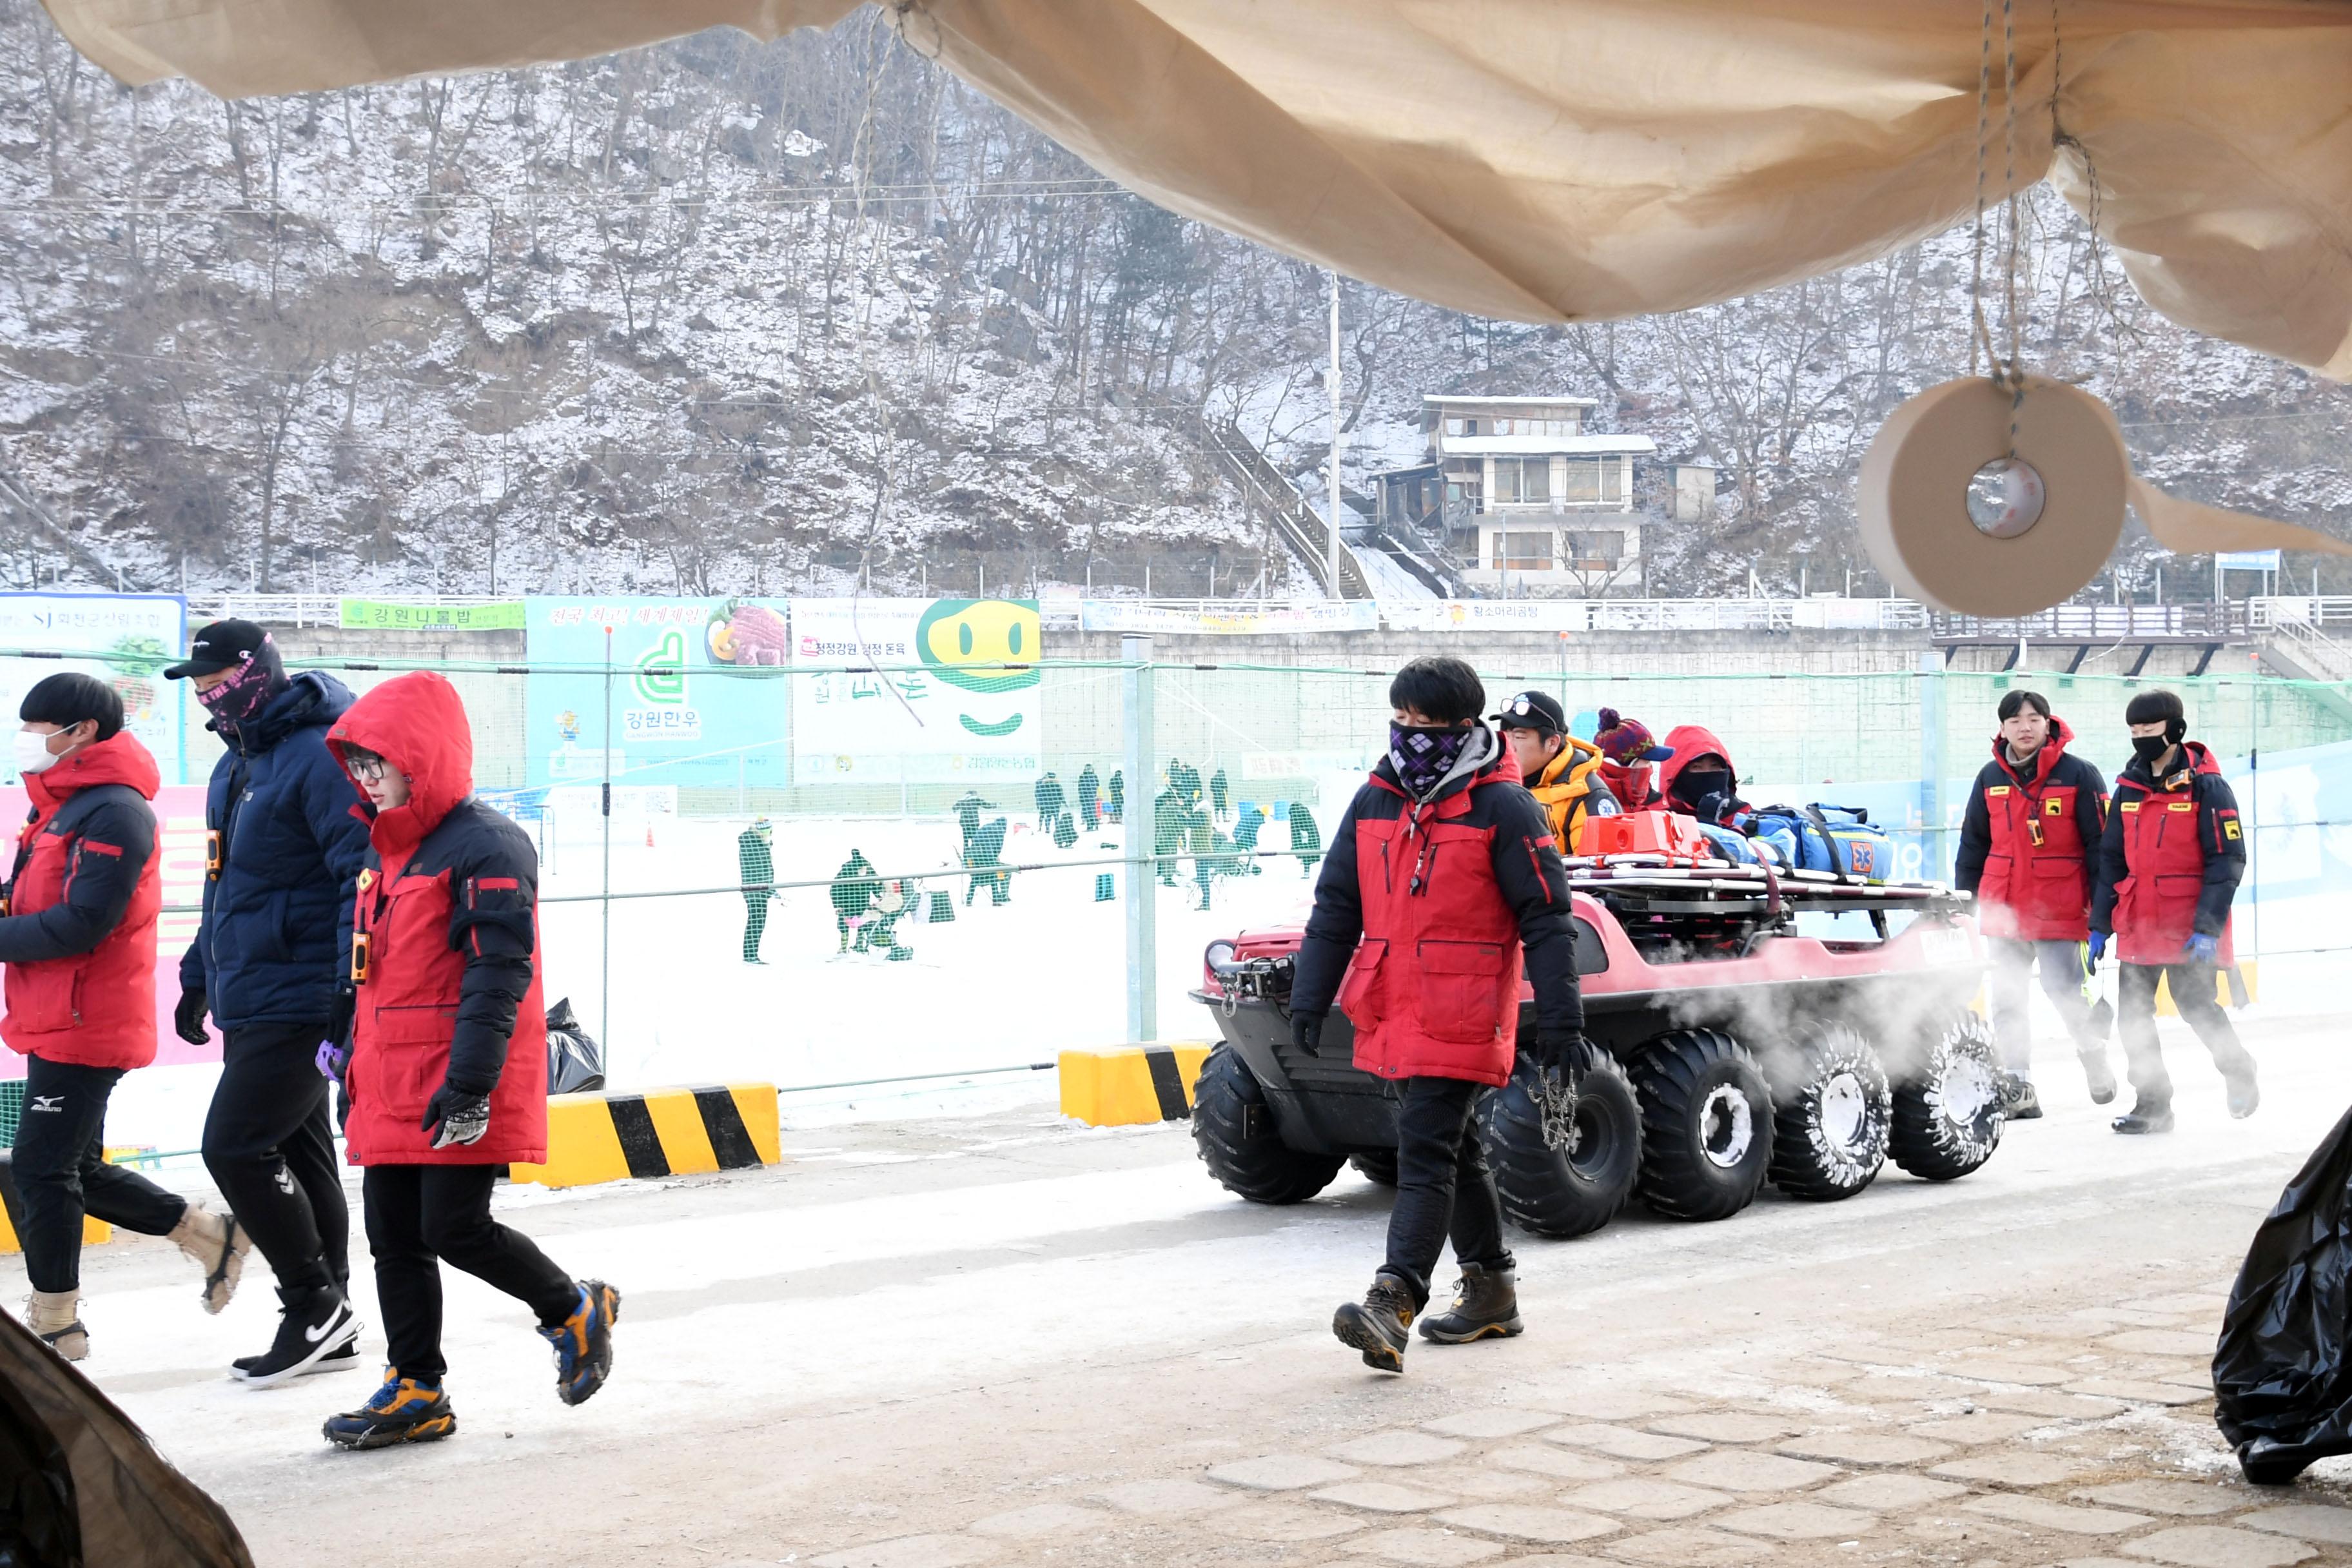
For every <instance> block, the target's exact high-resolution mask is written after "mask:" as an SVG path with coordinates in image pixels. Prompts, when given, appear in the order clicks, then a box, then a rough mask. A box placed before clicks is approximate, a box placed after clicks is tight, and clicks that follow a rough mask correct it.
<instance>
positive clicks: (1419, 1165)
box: [1381, 1078, 1513, 1301]
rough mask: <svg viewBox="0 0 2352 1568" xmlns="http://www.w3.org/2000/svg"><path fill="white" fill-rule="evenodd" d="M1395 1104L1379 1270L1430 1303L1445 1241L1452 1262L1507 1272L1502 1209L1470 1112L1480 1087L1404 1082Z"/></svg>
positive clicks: (1433, 1081) (1436, 1080)
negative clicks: (1393, 1169) (1391, 1187)
mask: <svg viewBox="0 0 2352 1568" xmlns="http://www.w3.org/2000/svg"><path fill="white" fill-rule="evenodd" d="M1401 1091H1402V1103H1401V1104H1400V1105H1399V1106H1398V1107H1397V1195H1396V1206H1395V1207H1394V1208H1393V1209H1391V1211H1390V1212H1389V1257H1388V1261H1387V1262H1386V1263H1385V1264H1383V1265H1381V1272H1383V1273H1386V1274H1393V1275H1396V1276H1397V1277H1399V1278H1400V1279H1405V1280H1407V1281H1409V1282H1410V1283H1411V1284H1412V1288H1413V1290H1414V1292H1415V1294H1416V1296H1417V1298H1418V1299H1419V1300H1423V1301H1426V1300H1429V1277H1430V1276H1431V1275H1432V1274H1433V1273H1435V1272H1436V1270H1437V1258H1438V1254H1439V1252H1440V1251H1441V1250H1442V1249H1443V1248H1444V1246H1445V1243H1446V1241H1447V1240H1448V1239H1449V1238H1450V1239H1451V1240H1452V1241H1453V1243H1454V1261H1455V1262H1457V1263H1475V1264H1478V1265H1481V1266H1482V1267H1484V1268H1511V1267H1513V1264H1512V1260H1511V1254H1510V1251H1509V1249H1508V1248H1507V1247H1505V1246H1504V1245H1503V1205H1502V1201H1501V1200H1500V1199H1498V1198H1497V1197H1496V1195H1495V1178H1494V1175H1493V1174H1492V1173H1490V1172H1489V1171H1488V1170H1487V1169H1486V1147H1485V1145H1483V1144H1481V1143H1480V1142H1478V1129H1477V1126H1476V1124H1475V1122H1474V1121H1472V1120H1471V1115H1470V1112H1471V1110H1472V1108H1473V1107H1475V1105H1476V1104H1477V1103H1478V1097H1479V1096H1480V1095H1482V1094H1484V1093H1485V1092H1486V1086H1485V1085H1484V1084H1476V1083H1465V1082H1464V1081H1463V1080H1462V1079H1452V1078H1409V1079H1405V1080H1404V1082H1403V1084H1402V1086H1401Z"/></svg>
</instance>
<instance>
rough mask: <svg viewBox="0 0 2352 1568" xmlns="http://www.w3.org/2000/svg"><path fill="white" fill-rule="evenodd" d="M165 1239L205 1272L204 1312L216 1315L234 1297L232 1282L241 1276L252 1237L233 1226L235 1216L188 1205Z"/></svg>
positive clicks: (242, 1275)
mask: <svg viewBox="0 0 2352 1568" xmlns="http://www.w3.org/2000/svg"><path fill="white" fill-rule="evenodd" d="M165 1239H167V1240H168V1241H170V1242H171V1243H172V1244H173V1246H175V1247H178V1248H179V1249H180V1251H181V1252H182V1253H183V1254H184V1255H185V1256H186V1257H187V1258H188V1259H189V1260H190V1261H191V1262H193V1263H194V1264H195V1266H196V1267H197V1268H201V1269H203V1270H204V1271H205V1288H204V1292H203V1297H204V1303H205V1311H207V1312H212V1313H215V1314H217V1313H218V1312H219V1311H220V1310H221V1309H222V1308H223V1307H226V1306H227V1305H228V1303H229V1298H230V1297H232V1296H235V1295H236V1282H237V1280H238V1279H241V1278H243V1277H244V1274H245V1255H246V1254H247V1253H248V1252H250V1251H252V1250H253V1237H250V1236H248V1235H247V1234H246V1230H245V1226H241V1225H239V1224H237V1223H236V1215H233V1214H230V1215H219V1214H215V1213H213V1212H212V1211H211V1210H210V1209H208V1208H205V1206H203V1205H201V1204H190V1205H188V1208H187V1212H186V1213H184V1214H183V1215H181V1216H180V1223H179V1224H177V1225H175V1226H173V1227H172V1230H171V1234H170V1235H169V1236H168V1237H166V1238H165Z"/></svg>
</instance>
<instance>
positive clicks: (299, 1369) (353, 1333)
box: [230, 1285, 360, 1388]
mask: <svg viewBox="0 0 2352 1568" xmlns="http://www.w3.org/2000/svg"><path fill="white" fill-rule="evenodd" d="M278 1300H280V1301H281V1302H283V1303H284V1305H283V1306H282V1307H281V1308H280V1309H279V1310H278V1340H277V1342H276V1343H274V1344H272V1345H271V1346H270V1347H269V1349H268V1351H267V1352H265V1353H263V1354H261V1355H258V1356H254V1357H251V1358H249V1359H247V1360H245V1361H239V1362H236V1363H233V1364H232V1366H231V1368H230V1375H231V1376H233V1377H236V1379H238V1380H239V1381H240V1382H242V1383H244V1384H247V1386H249V1387H253V1388H268V1387H269V1386H271V1385H272V1384H280V1383H284V1382H286V1381H287V1380H288V1379H289V1378H295V1377H299V1376H301V1375H302V1374H303V1373H306V1372H309V1371H310V1370H312V1369H313V1368H315V1367H316V1366H317V1365H318V1364H319V1363H320V1362H322V1361H324V1360H326V1358H327V1357H328V1356H330V1355H331V1354H333V1353H334V1352H337V1351H339V1350H341V1349H342V1348H343V1347H344V1346H346V1345H348V1344H350V1343H351V1342H352V1341H353V1340H355V1339H357V1338H358V1337H359V1331H360V1321H359V1320H358V1319H357V1318H355V1317H353V1316H352V1305H351V1303H350V1302H349V1301H346V1300H343V1293H342V1292H341V1290H338V1289H335V1288H334V1287H333V1286H331V1285H326V1286H320V1287H318V1288H316V1289H295V1290H285V1289H281V1290H279V1291H278Z"/></svg>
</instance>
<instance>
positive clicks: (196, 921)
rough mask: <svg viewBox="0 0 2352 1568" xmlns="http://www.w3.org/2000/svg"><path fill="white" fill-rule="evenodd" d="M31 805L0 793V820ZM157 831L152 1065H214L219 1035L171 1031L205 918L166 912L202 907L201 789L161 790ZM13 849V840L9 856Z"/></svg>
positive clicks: (12, 793) (9, 1066)
mask: <svg viewBox="0 0 2352 1568" xmlns="http://www.w3.org/2000/svg"><path fill="white" fill-rule="evenodd" d="M43 662H45V663H46V662H47V661H46V660H44V661H43ZM12 711H13V710H12ZM29 804H30V803H29V801H28V800H27V799H26V795H25V791H24V787H23V786H22V785H20V784H8V785H6V786H5V787H0V814H5V817H6V820H7V821H8V822H9V823H11V824H16V823H21V822H23V821H24V820H25V812H26V808H27V806H28V805H29ZM155 828H156V839H157V844H156V847H157V849H158V851H159V852H160V853H161V855H162V857H163V860H162V876H163V909H164V911H165V912H164V913H163V914H162V915H160V916H158V917H157V918H156V921H155V1021H156V1026H157V1027H156V1036H155V1061H156V1064H157V1065H158V1066H161V1067H173V1066H177V1065H180V1064H182V1063H186V1062H216V1061H218V1060H220V1058H221V1050H220V1036H219V1035H218V1034H217V1033H215V1034H213V1036H212V1037H211V1038H209V1039H207V1040H206V1041H205V1043H204V1044H203V1045H201V1046H192V1045H190V1044H188V1042H187V1041H185V1040H184V1039H182V1038H180V1037H179V1036H178V1035H176V1034H174V1033H173V1030H172V1012H173V1009H174V1008H176V1007H177V1006H178V1005H180V955H181V954H182V953H184V952H187V951H188V943H190V942H194V941H195V939H196V928H197V927H198V926H199V925H201V924H202V923H203V918H202V917H201V916H199V915H196V914H194V913H189V914H173V913H172V912H170V911H171V910H173V908H174V907H175V906H180V907H184V908H186V909H188V910H194V909H196V908H197V907H198V906H199V905H200V904H202V903H203V901H204V896H205V786H204V785H202V784H165V785H164V786H163V789H162V790H160V791H158V792H157V794H156V796H155ZM14 847H15V846H14V842H13V840H12V841H11V844H10V848H11V850H12V851H13V849H14ZM24 1076H25V1058H22V1057H20V1056H18V1055H17V1054H16V1052H14V1051H5V1050H0V1079H12V1078H22V1077H24Z"/></svg>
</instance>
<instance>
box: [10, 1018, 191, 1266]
mask: <svg viewBox="0 0 2352 1568" xmlns="http://www.w3.org/2000/svg"><path fill="white" fill-rule="evenodd" d="M121 1078H122V1069H121V1068H86V1067H75V1066H73V1065H72V1064H70V1063H68V1062H53V1061H45V1060H43V1059H42V1058H39V1057H30V1058H26V1062H25V1116H24V1120H23V1121H19V1122H17V1124H16V1154H15V1171H16V1192H17V1194H18V1195H19V1196H20V1197H22V1198H23V1199H24V1201H25V1234H24V1235H23V1236H21V1237H18V1238H17V1239H18V1240H19V1241H21V1242H22V1243H23V1244H24V1247H25V1273H26V1277H27V1278H29V1279H31V1280H32V1282H33V1289H36V1290H73V1289H79V1288H80V1285H81V1221H82V1215H85V1214H87V1215H95V1216H97V1217H98V1218H100V1219H102V1220H105V1221H106V1222H108V1223H109V1224H110V1225H119V1226H121V1227H122V1228H123V1229H125V1230H135V1231H137V1232H138V1233H139V1234H140V1235H142V1236H164V1235H168V1234H169V1233H170V1232H171V1229H172V1227H173V1226H175V1225H177V1224H179V1223H180V1216H181V1215H184V1214H185V1213H187V1212H188V1200H187V1199H185V1198H184V1197H182V1196H180V1195H179V1194H177V1193H167V1192H165V1191H164V1190H163V1188H161V1187H159V1186H157V1185H156V1184H154V1183H152V1182H151V1181H149V1180H148V1179H147V1178H146V1177H144V1176H142V1175H140V1174H138V1173H136V1172H133V1171H126V1170H124V1169H122V1168H121V1166H120V1165H110V1164H108V1163H106V1097H107V1096H108V1095H110V1094H112V1093H113V1092H114V1086H115V1084H116V1083H117V1082H119V1081H121Z"/></svg>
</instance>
